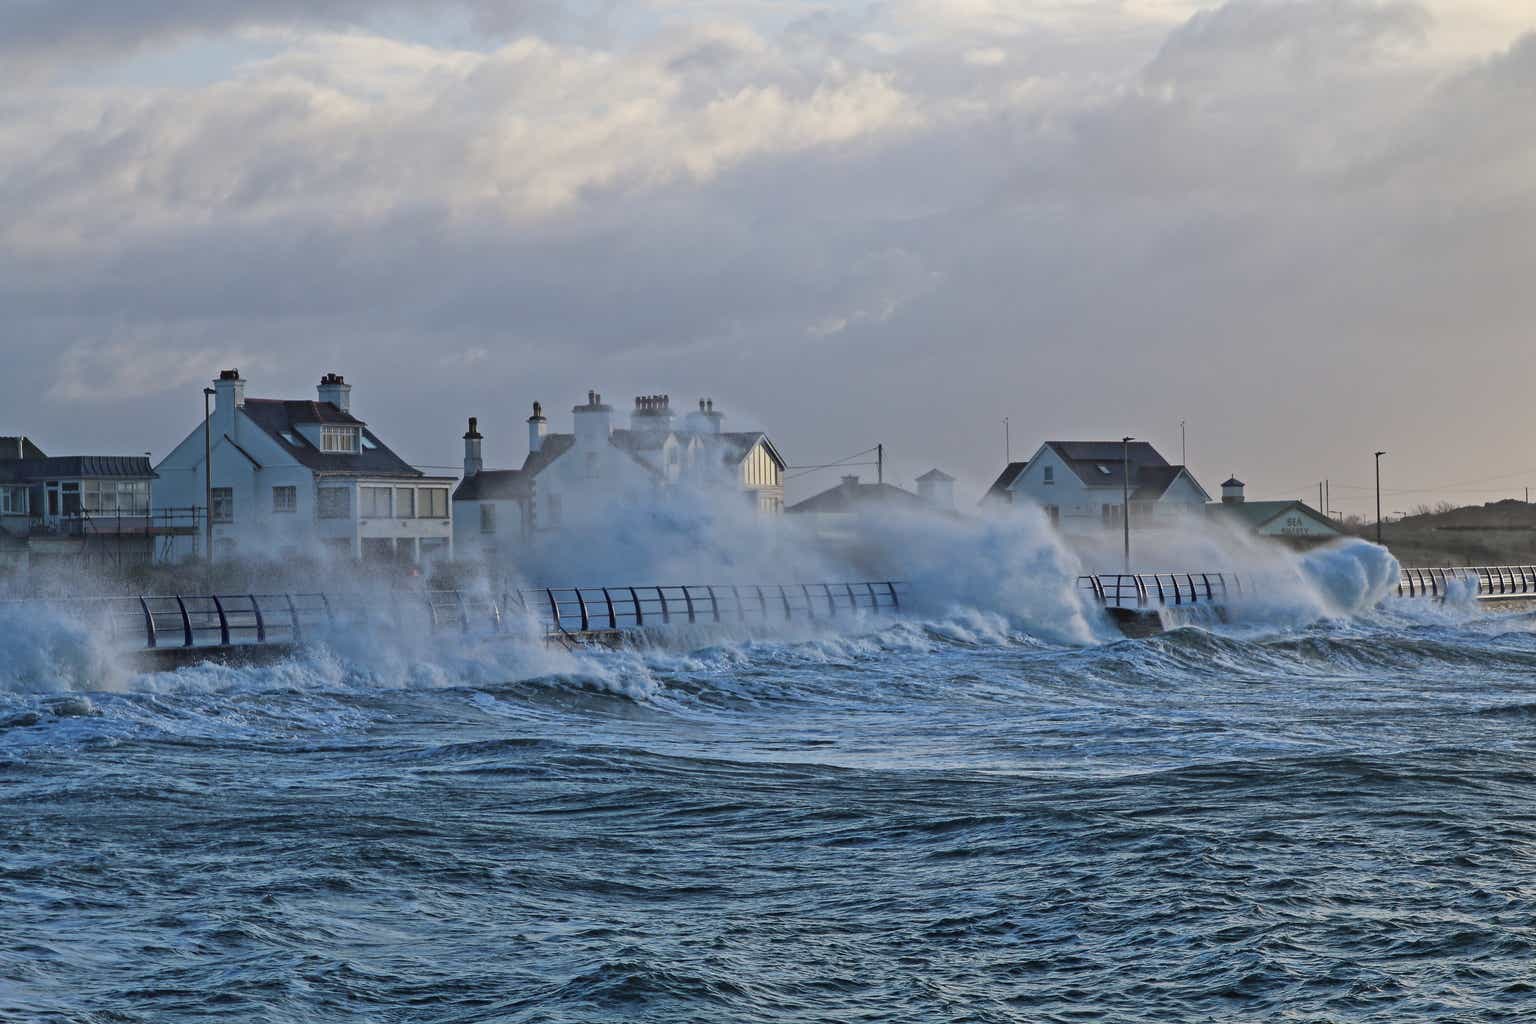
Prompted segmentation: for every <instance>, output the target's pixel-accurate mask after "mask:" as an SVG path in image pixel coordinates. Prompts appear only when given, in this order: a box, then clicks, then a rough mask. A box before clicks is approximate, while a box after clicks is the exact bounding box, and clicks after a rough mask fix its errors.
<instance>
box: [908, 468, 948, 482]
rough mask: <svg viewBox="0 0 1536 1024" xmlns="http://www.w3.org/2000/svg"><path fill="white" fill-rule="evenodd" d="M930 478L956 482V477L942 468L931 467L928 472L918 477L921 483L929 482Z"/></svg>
mask: <svg viewBox="0 0 1536 1024" xmlns="http://www.w3.org/2000/svg"><path fill="white" fill-rule="evenodd" d="M930 480H936V481H938V482H940V483H954V482H955V478H954V477H952V476H950V475H949V474H948V473H946V472H944V471H943V470H942V469H930V470H929V471H928V472H926V473H924V474H923V475H922V476H920V477H918V478H917V482H918V483H920V484H923V483H927V482H928V481H930Z"/></svg>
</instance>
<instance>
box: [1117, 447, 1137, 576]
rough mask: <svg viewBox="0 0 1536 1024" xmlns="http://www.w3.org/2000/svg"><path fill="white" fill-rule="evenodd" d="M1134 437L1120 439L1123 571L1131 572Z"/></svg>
mask: <svg viewBox="0 0 1536 1024" xmlns="http://www.w3.org/2000/svg"><path fill="white" fill-rule="evenodd" d="M1134 440H1136V439H1135V438H1134V437H1122V438H1121V439H1120V526H1121V529H1122V530H1123V532H1124V534H1125V571H1126V574H1127V575H1129V574H1130V571H1131V442H1132V441H1134Z"/></svg>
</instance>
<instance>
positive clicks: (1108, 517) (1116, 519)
mask: <svg viewBox="0 0 1536 1024" xmlns="http://www.w3.org/2000/svg"><path fill="white" fill-rule="evenodd" d="M1102 511H1103V516H1104V523H1105V525H1109V524H1113V525H1115V526H1119V525H1120V506H1119V505H1105V506H1103V509H1102Z"/></svg>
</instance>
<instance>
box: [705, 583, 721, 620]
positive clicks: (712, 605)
mask: <svg viewBox="0 0 1536 1024" xmlns="http://www.w3.org/2000/svg"><path fill="white" fill-rule="evenodd" d="M704 591H705V592H706V593H707V594H709V609H710V611H711V612H713V613H714V616H715V621H716V622H719V621H720V600H719V599H718V598H717V597H715V588H714V587H713V586H710V585H709V584H705V586H704Z"/></svg>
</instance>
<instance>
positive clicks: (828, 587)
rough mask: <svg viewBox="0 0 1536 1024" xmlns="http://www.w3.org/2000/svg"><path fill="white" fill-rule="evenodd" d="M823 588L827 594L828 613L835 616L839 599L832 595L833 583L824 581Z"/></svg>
mask: <svg viewBox="0 0 1536 1024" xmlns="http://www.w3.org/2000/svg"><path fill="white" fill-rule="evenodd" d="M821 589H822V590H823V591H824V592H825V593H826V595H827V614H828V615H831V616H834V617H835V616H836V615H837V601H836V599H835V598H833V596H832V584H830V583H823V584H822V585H821Z"/></svg>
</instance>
